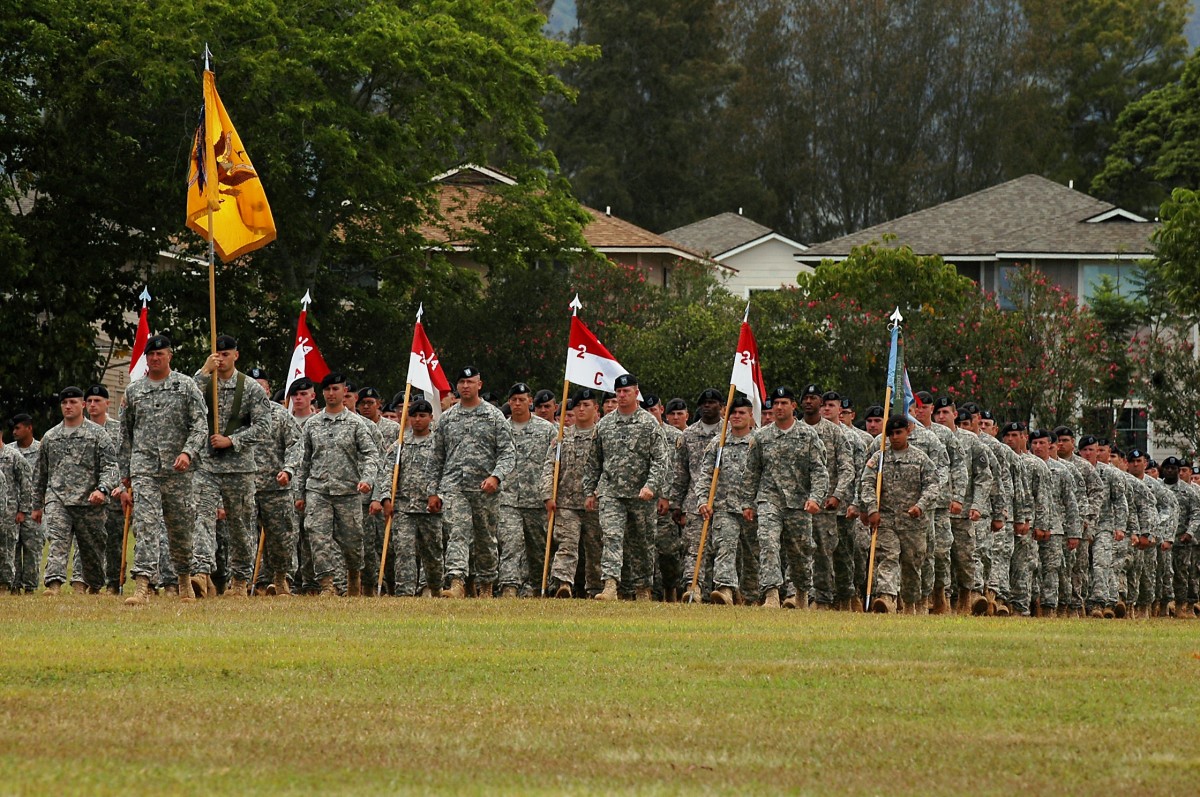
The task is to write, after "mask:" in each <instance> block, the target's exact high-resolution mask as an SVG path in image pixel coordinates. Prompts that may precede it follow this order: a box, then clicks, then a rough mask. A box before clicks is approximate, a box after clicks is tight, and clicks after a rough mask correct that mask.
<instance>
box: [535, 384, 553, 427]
mask: <svg viewBox="0 0 1200 797" xmlns="http://www.w3.org/2000/svg"><path fill="white" fill-rule="evenodd" d="M533 414H534V415H536V416H538V417H539V418H541V419H542V420H543V421H546V422H547V423H552V424H554V425H555V426H557V425H558V402H557V401H555V399H554V394H553V393H551V392H550V391H549V390H539V391H538V392H537V393H536V394H535V395H534V397H533Z"/></svg>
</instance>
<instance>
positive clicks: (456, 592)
mask: <svg viewBox="0 0 1200 797" xmlns="http://www.w3.org/2000/svg"><path fill="white" fill-rule="evenodd" d="M442 597H443V598H465V597H467V591H466V590H465V589H464V588H463V580H462V579H461V578H452V579H450V589H444V590H442Z"/></svg>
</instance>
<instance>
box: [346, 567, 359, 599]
mask: <svg viewBox="0 0 1200 797" xmlns="http://www.w3.org/2000/svg"><path fill="white" fill-rule="evenodd" d="M361 596H362V571H361V570H350V569H347V570H346V597H348V598H358V597H361Z"/></svg>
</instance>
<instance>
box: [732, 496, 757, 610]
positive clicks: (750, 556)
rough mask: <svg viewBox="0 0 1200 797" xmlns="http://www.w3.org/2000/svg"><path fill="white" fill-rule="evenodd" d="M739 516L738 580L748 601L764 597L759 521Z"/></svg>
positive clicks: (752, 601)
mask: <svg viewBox="0 0 1200 797" xmlns="http://www.w3.org/2000/svg"><path fill="white" fill-rule="evenodd" d="M737 518H738V564H739V571H738V580H739V581H740V582H741V585H742V598H744V599H745V600H746V602H747V603H757V602H758V601H760V600H761V599H762V584H761V579H760V578H759V572H758V567H759V562H760V561H761V557H760V554H759V548H758V522H757V521H754V520H746V519H745V518H744V517H741V516H740V515H739V516H737Z"/></svg>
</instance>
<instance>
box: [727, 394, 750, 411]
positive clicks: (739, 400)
mask: <svg viewBox="0 0 1200 797" xmlns="http://www.w3.org/2000/svg"><path fill="white" fill-rule="evenodd" d="M738 407H747V408H749V409H750V410H751V411H753V410H754V402H753V401H751V400H750V399H748V398H746V397H745V396H736V397H735V398H734V399H733V403H732V404H730V405H729V408H730V410H731V411H732V410H736V409H737V408H738Z"/></svg>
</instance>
